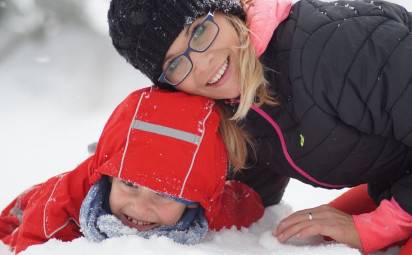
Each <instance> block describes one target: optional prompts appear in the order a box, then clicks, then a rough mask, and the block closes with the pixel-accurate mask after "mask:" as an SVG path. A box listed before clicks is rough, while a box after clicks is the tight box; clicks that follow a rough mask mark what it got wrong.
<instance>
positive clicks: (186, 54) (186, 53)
mask: <svg viewBox="0 0 412 255" xmlns="http://www.w3.org/2000/svg"><path fill="white" fill-rule="evenodd" d="M207 21H210V22H212V23H213V24H215V25H216V27H217V32H216V34H215V36H214V37H213V39H212V40H211V41H210V43H209V45H208V46H207V47H206V48H205V49H204V50H196V49H193V48H192V47H191V46H190V43H191V41H192V39H193V36H194V33H195V31H196V30H193V31H192V34H191V36H190V39H189V41H188V43H187V48H186V50H185V51H184V52H183V53H182V54H180V55H178V56H176V57H174V58H173V59H172V60H170V61H169V64H168V65H167V67H166V69H165V71H163V72H162V74H161V75H160V77H159V78H158V79H157V80H158V81H159V82H162V83H167V84H169V85H171V86H173V87H176V86H179V85H180V84H181V83H182V82H183V81H184V80H185V79H186V78H187V76H189V74H190V73H191V72H192V69H193V61H192V59H191V58H190V56H189V53H190V52H192V51H193V52H197V53H202V52H205V51H207V50H208V49H209V48H210V46H212V44H213V43H214V42H215V40H216V37H217V35H218V34H219V31H220V27H219V25H218V24H217V23H216V22H215V20H214V13H213V12H211V11H209V12H208V13H207V16H206V18H205V19H204V20H203V21H202V22H201V23H199V24H197V25H196V27H198V26H201V25H203V24H204V23H205V22H207ZM182 56H184V57H186V58H187V59H188V60H189V62H190V69H189V71H188V72H187V74H185V76H184V77H183V79H182V80H181V81H179V82H178V83H176V84H172V83H170V82H169V81H168V80H167V79H166V73H167V70H168V69H169V67H170V65H171V63H173V61H175V60H176V59H178V58H180V57H182Z"/></svg>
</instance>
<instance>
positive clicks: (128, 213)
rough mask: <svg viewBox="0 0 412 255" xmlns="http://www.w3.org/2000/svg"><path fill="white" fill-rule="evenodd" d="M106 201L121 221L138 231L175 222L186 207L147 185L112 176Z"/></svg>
mask: <svg viewBox="0 0 412 255" xmlns="http://www.w3.org/2000/svg"><path fill="white" fill-rule="evenodd" d="M109 204H110V209H111V211H112V213H113V214H114V215H115V216H116V217H117V218H118V219H120V220H121V221H122V223H123V224H125V225H126V226H129V227H131V228H135V229H137V230H139V231H147V230H150V229H152V228H155V227H159V226H171V225H175V224H176V223H177V222H178V221H179V219H180V218H181V217H182V215H183V212H184V211H185V208H186V206H185V205H184V204H182V203H179V202H177V201H174V200H172V199H170V198H167V197H165V196H162V195H161V194H159V193H156V192H154V191H152V190H150V189H148V188H145V187H142V186H136V185H133V184H131V183H128V182H124V181H122V180H121V179H119V178H113V181H112V188H111V191H110V197H109Z"/></svg>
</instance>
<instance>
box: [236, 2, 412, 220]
mask: <svg viewBox="0 0 412 255" xmlns="http://www.w3.org/2000/svg"><path fill="white" fill-rule="evenodd" d="M411 30H412V15H411V13H408V12H407V11H406V10H405V9H404V8H402V7H400V6H398V5H395V4H391V3H388V2H383V1H337V2H321V1H316V0H303V1H300V2H298V3H296V4H295V5H294V6H293V8H292V12H291V14H290V15H289V17H288V19H287V20H286V21H285V22H283V23H282V24H281V26H280V27H279V28H278V29H277V30H276V32H275V34H274V36H273V38H272V40H271V43H270V45H269V48H268V49H267V50H266V52H265V53H264V55H263V57H262V60H263V63H264V65H265V66H266V67H267V68H268V69H270V70H268V71H267V72H266V75H267V79H268V80H269V82H270V85H271V89H272V90H273V91H274V92H275V93H276V94H277V95H278V98H279V100H280V103H281V105H280V106H278V107H268V106H264V107H262V109H263V110H264V111H265V112H266V113H268V114H269V115H270V116H271V117H272V118H273V119H274V120H275V122H277V123H278V124H279V126H280V128H281V133H282V135H281V136H280V137H281V138H283V139H284V141H285V145H286V147H287V152H288V154H289V155H290V157H291V158H290V160H287V158H286V154H285V151H283V150H282V148H281V142H280V141H281V139H280V137H279V136H278V135H277V134H276V133H275V132H274V129H273V128H272V126H271V125H270V124H269V123H268V122H267V121H266V120H264V119H263V118H262V116H261V115H259V114H257V113H256V112H253V111H251V112H250V113H249V114H248V117H247V120H246V127H247V129H248V130H249V132H250V133H252V134H253V136H254V137H255V138H256V144H257V148H258V152H257V153H258V155H259V157H258V159H259V160H258V161H257V162H256V163H255V164H254V165H253V167H252V168H251V169H248V170H245V171H244V172H243V173H242V174H240V175H238V176H237V177H236V178H238V179H240V180H241V181H244V182H246V183H249V185H250V186H252V187H254V188H255V189H256V190H257V191H258V192H259V193H260V194H261V195H262V198H263V199H264V200H265V204H266V205H268V204H271V201H274V200H276V199H272V200H271V197H276V196H279V192H278V193H276V192H275V193H274V194H269V193H265V192H267V191H268V190H270V188H271V186H270V185H271V184H270V183H271V181H273V179H272V180H268V178H271V176H276V175H283V176H289V177H293V178H296V179H299V180H301V181H303V182H305V183H309V184H312V185H314V186H324V187H325V186H328V185H319V183H326V184H331V185H332V186H333V185H337V186H345V187H350V186H355V185H358V184H361V183H368V184H369V191H370V194H371V196H372V197H373V198H374V199H375V200H376V202H377V203H378V202H379V201H380V200H382V199H383V198H390V197H391V196H394V197H395V199H396V200H397V202H398V203H399V204H400V205H401V206H402V207H403V208H404V209H405V210H406V211H408V212H409V213H411V214H412V175H411V174H410V173H411V170H412V33H411ZM293 164H295V167H293ZM296 168H298V169H300V170H302V171H304V172H305V173H306V174H308V175H309V177H308V176H306V177H305V176H303V175H302V174H301V173H298V172H297V170H296ZM311 177H313V178H314V179H316V180H317V182H318V183H316V181H313V179H310V178H311ZM259 181H260V182H262V183H265V184H264V185H268V186H265V188H266V189H267V190H265V188H262V187H256V186H257V185H258V182H259ZM278 182H279V181H278V180H275V181H273V183H278ZM284 183H286V182H284ZM276 185H277V184H276ZM276 185H275V186H276ZM332 186H328V187H326V188H331V187H332ZM272 188H273V186H272ZM259 189H260V190H259ZM277 198H279V197H277Z"/></svg>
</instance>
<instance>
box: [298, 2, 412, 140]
mask: <svg viewBox="0 0 412 255" xmlns="http://www.w3.org/2000/svg"><path fill="white" fill-rule="evenodd" d="M302 2H303V3H302V4H301V8H300V10H301V12H302V14H301V16H302V17H300V16H299V19H298V23H297V27H298V28H301V29H305V32H307V33H308V40H306V41H305V42H304V45H301V46H300V47H301V48H302V51H301V55H300V56H301V57H300V61H299V62H300V64H301V67H300V70H301V72H302V77H303V82H304V86H305V88H306V90H307V92H308V93H309V94H310V95H311V97H312V98H313V100H314V102H315V104H317V105H318V106H319V107H320V108H321V109H322V110H324V111H325V112H327V113H329V114H331V115H333V116H336V117H337V118H339V119H340V120H342V121H343V122H344V123H346V124H347V125H349V126H352V127H355V128H357V129H358V130H360V131H361V132H364V133H368V134H374V135H379V136H383V137H388V138H393V139H396V140H397V141H400V142H402V143H403V144H405V145H406V146H409V147H412V114H411V110H410V106H411V100H412V72H411V66H412V47H411V45H412V33H411V31H412V15H411V13H408V12H407V11H406V10H405V9H404V8H402V7H401V6H399V5H396V4H392V3H388V2H384V1H339V2H334V3H324V2H318V1H315V0H306V1H302ZM303 10H304V11H303ZM297 15H299V14H297ZM303 15H305V17H303ZM304 22H308V24H303V23H304ZM302 41H303V40H302Z"/></svg>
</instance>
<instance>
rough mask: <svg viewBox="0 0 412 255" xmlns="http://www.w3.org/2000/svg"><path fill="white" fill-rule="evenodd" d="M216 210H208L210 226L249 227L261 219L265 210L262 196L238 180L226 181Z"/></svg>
mask: <svg viewBox="0 0 412 255" xmlns="http://www.w3.org/2000/svg"><path fill="white" fill-rule="evenodd" d="M218 203H219V204H220V206H217V207H216V208H217V209H216V210H214V211H211V212H206V218H207V219H208V223H209V228H210V229H211V230H220V229H222V228H225V227H226V228H230V227H232V226H236V227H237V228H241V227H249V226H250V225H251V224H252V223H254V222H256V221H257V220H259V219H260V218H261V217H262V215H263V212H264V207H263V203H262V200H261V198H260V196H259V195H258V194H257V193H256V192H255V191H254V190H253V189H251V188H250V187H249V186H247V185H245V184H243V183H241V182H238V181H226V183H225V187H224V191H223V194H222V195H221V196H220V198H219V201H218Z"/></svg>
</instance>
